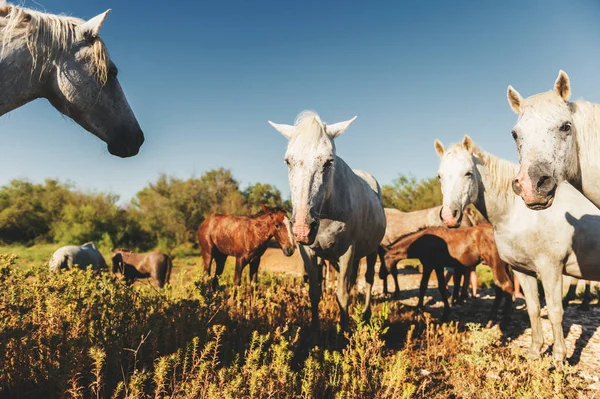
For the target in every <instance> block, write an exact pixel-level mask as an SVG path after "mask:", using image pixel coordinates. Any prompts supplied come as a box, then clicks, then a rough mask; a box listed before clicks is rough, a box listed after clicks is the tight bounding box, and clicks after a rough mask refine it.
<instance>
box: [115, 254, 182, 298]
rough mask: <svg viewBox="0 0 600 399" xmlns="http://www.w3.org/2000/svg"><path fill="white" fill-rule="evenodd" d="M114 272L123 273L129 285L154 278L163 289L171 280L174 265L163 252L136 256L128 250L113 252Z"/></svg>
mask: <svg viewBox="0 0 600 399" xmlns="http://www.w3.org/2000/svg"><path fill="white" fill-rule="evenodd" d="M112 253H113V256H112V264H113V266H112V272H113V273H117V272H119V273H121V274H122V275H123V277H125V281H126V282H127V284H128V285H131V284H133V282H134V281H135V280H136V279H140V278H149V277H152V278H153V279H154V280H156V282H157V283H158V287H159V288H163V287H164V286H165V284H167V283H168V282H169V281H170V280H171V270H172V269H173V263H172V262H171V258H169V257H168V256H167V255H165V254H163V253H162V252H158V251H154V252H150V253H146V254H136V253H133V252H131V251H129V250H128V249H117V250H115V251H112Z"/></svg>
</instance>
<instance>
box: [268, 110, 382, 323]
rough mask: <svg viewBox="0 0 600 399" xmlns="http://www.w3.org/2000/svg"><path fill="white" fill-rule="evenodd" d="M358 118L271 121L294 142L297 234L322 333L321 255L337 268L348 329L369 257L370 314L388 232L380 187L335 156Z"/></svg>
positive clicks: (291, 169) (291, 172) (290, 151)
mask: <svg viewBox="0 0 600 399" xmlns="http://www.w3.org/2000/svg"><path fill="white" fill-rule="evenodd" d="M355 118H356V117H355ZM355 118H353V119H351V120H349V121H346V122H339V123H335V124H332V125H326V124H325V123H323V122H322V121H321V119H320V118H319V116H318V115H317V114H316V113H314V112H309V111H305V112H302V113H301V114H299V115H298V117H297V118H296V122H295V124H294V126H291V125H280V124H276V123H273V122H270V121H269V123H270V124H271V125H272V126H273V127H274V128H275V129H277V130H278V131H279V132H280V133H281V134H283V135H284V136H285V137H286V138H287V139H288V140H289V143H288V147H287V152H286V154H285V162H286V163H287V165H288V177H289V183H290V191H291V197H292V205H293V208H294V209H293V214H292V219H293V224H294V226H293V233H294V236H295V238H296V241H297V242H298V243H299V245H298V248H299V251H300V254H301V256H302V260H303V261H304V268H305V270H306V273H307V274H308V278H309V295H310V301H311V307H312V330H313V333H315V332H318V331H319V301H320V299H321V291H322V288H321V273H322V270H321V268H320V267H318V265H317V256H319V257H321V258H323V259H327V260H329V261H330V262H332V263H333V264H334V265H338V271H339V273H338V275H337V289H336V294H337V300H338V304H339V306H340V324H341V326H342V328H346V327H347V325H348V302H349V296H350V290H351V289H352V286H353V285H354V283H355V282H356V276H357V273H358V265H359V260H360V259H361V258H362V257H365V256H366V257H367V274H366V282H367V293H366V300H365V307H366V310H367V314H368V311H369V309H370V302H371V287H372V284H373V280H374V276H375V262H376V260H377V247H378V246H379V243H380V242H381V239H382V238H383V235H384V233H385V223H386V221H385V215H384V212H383V205H382V204H381V191H380V188H379V184H378V183H377V181H376V180H375V179H374V178H373V176H371V175H369V174H368V173H366V172H362V171H353V170H352V169H350V167H349V166H348V165H347V164H346V163H345V162H344V161H343V160H342V159H341V158H340V157H338V156H337V155H336V152H335V144H334V139H335V138H336V137H337V136H338V135H340V134H341V133H343V132H344V131H345V130H346V129H347V128H348V126H350V124H351V123H352V122H353V121H354V119H355Z"/></svg>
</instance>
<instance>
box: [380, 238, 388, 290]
mask: <svg viewBox="0 0 600 399" xmlns="http://www.w3.org/2000/svg"><path fill="white" fill-rule="evenodd" d="M377 254H378V255H379V278H380V279H381V281H382V282H383V294H384V295H387V294H389V291H388V284H387V277H388V275H389V271H388V269H387V266H386V264H385V250H384V249H383V248H382V247H381V246H379V247H378V248H377Z"/></svg>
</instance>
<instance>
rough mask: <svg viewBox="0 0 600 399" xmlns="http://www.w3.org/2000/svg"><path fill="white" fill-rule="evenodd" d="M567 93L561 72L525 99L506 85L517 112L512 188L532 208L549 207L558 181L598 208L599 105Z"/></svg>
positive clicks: (566, 78)
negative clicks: (549, 84)
mask: <svg viewBox="0 0 600 399" xmlns="http://www.w3.org/2000/svg"><path fill="white" fill-rule="evenodd" d="M570 96H571V83H570V81H569V77H568V76H567V74H566V73H565V72H564V71H560V72H559V74H558V78H557V79H556V82H555V83H554V90H551V91H547V92H544V93H539V94H535V95H533V96H531V97H528V98H526V99H524V98H523V97H521V95H520V94H519V93H518V92H517V91H516V90H515V89H513V88H512V86H509V87H508V102H509V104H510V106H511V108H512V109H513V110H514V111H515V112H516V113H517V114H518V115H519V120H518V121H517V124H516V125H515V126H514V128H513V130H512V136H513V138H514V139H515V143H516V144H517V150H518V152H519V160H520V162H521V167H520V169H519V172H518V173H517V174H516V177H515V178H514V183H513V189H514V191H515V193H516V194H517V195H520V196H521V198H523V200H524V201H525V204H527V206H528V207H530V208H531V209H535V210H540V209H546V208H548V207H550V206H551V205H552V201H553V199H554V196H555V193H556V187H557V184H558V183H559V182H561V181H563V180H567V181H569V183H571V184H572V185H573V186H574V187H575V188H576V189H577V190H579V191H581V192H582V193H583V195H585V196H586V197H587V198H588V199H589V200H590V201H592V202H593V203H594V204H595V205H596V206H597V207H599V208H600V185H598V181H600V161H599V160H598V159H599V157H600V104H593V103H590V102H587V101H573V102H569V97H570Z"/></svg>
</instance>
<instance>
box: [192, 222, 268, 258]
mask: <svg viewBox="0 0 600 399" xmlns="http://www.w3.org/2000/svg"><path fill="white" fill-rule="evenodd" d="M263 225H264V223H263V222H262V221H261V220H259V219H258V218H251V217H248V216H232V215H210V216H209V217H207V218H206V220H204V222H202V224H201V225H200V228H199V229H198V241H199V242H201V246H202V245H204V246H206V247H208V246H215V247H216V248H217V249H218V250H219V251H220V252H222V253H223V254H225V255H229V256H242V255H244V254H247V253H249V252H252V251H253V250H256V249H257V248H259V247H261V246H264V245H266V242H267V240H268V238H269V237H268V234H267V233H266V232H264V234H259V233H261V232H260V231H259V230H264V228H265V226H263ZM204 249H205V248H203V250H204ZM206 249H208V248H206Z"/></svg>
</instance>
